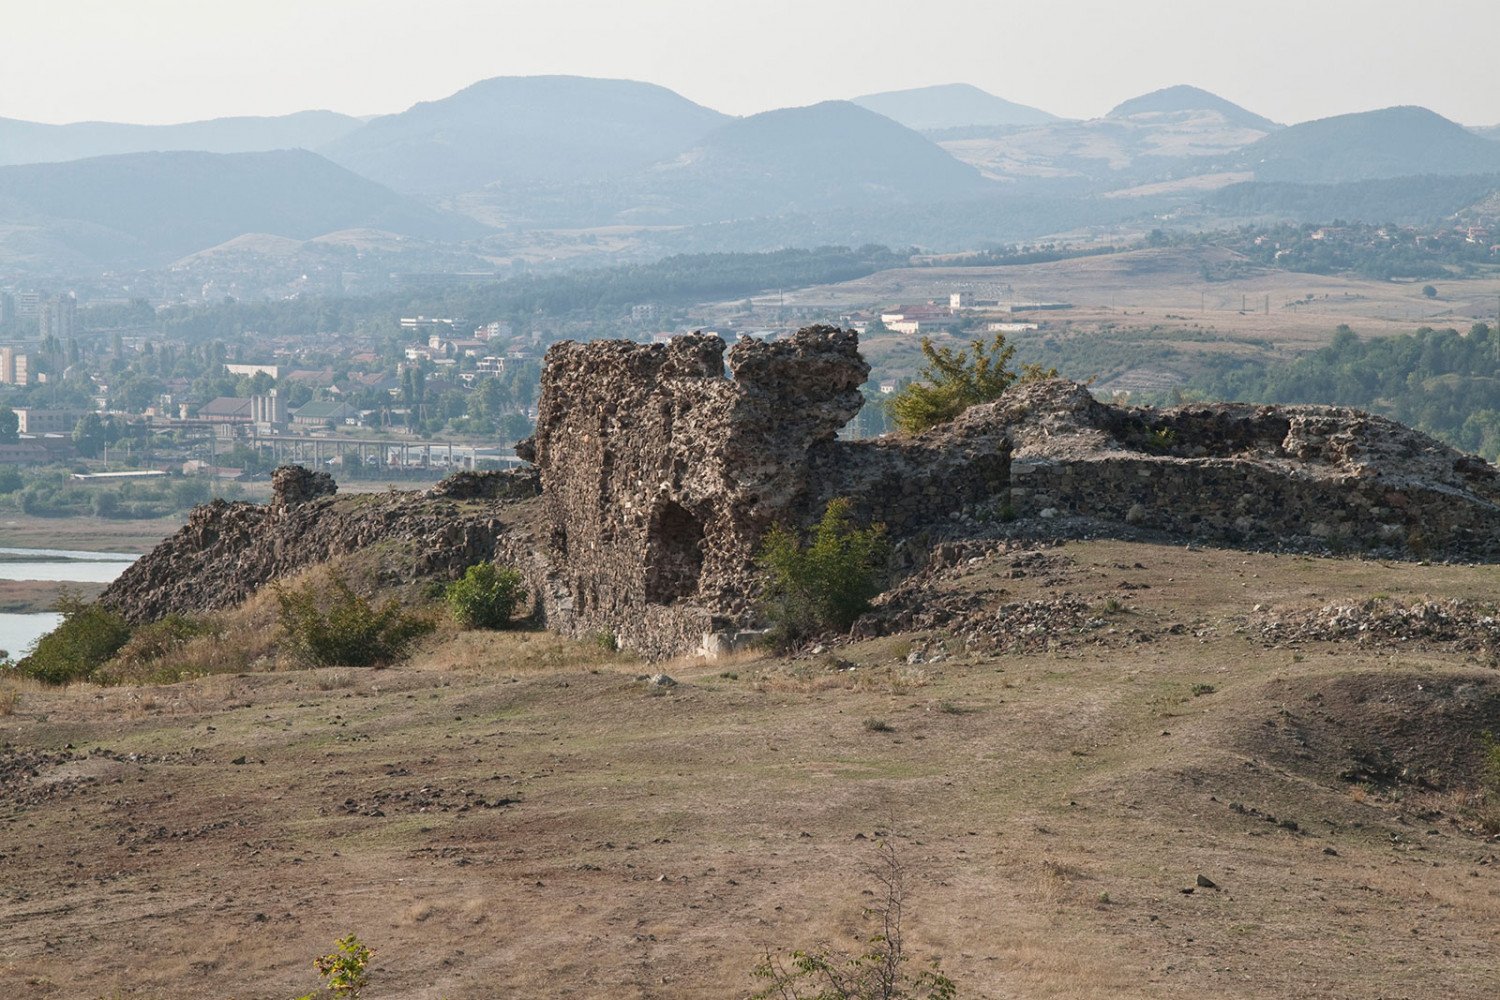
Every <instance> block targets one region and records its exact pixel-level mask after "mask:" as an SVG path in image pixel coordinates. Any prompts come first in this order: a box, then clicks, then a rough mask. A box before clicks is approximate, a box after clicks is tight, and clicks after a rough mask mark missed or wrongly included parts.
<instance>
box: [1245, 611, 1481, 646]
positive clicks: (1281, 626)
mask: <svg viewBox="0 0 1500 1000" xmlns="http://www.w3.org/2000/svg"><path fill="white" fill-rule="evenodd" d="M1251 629H1252V631H1253V632H1254V633H1256V634H1258V635H1259V636H1260V638H1261V639H1262V640H1263V641H1265V642H1267V643H1271V644H1283V645H1286V644H1294V643H1301V642H1355V643H1359V644H1362V645H1371V646H1397V645H1401V644H1405V643H1413V642H1415V643H1422V644H1430V645H1438V646H1442V647H1444V648H1447V649H1451V650H1455V651H1462V652H1489V651H1492V650H1497V649H1500V618H1497V617H1496V609H1495V608H1494V607H1492V606H1490V605H1482V604H1477V603H1475V602H1473V601H1466V600H1459V599H1454V600H1447V601H1413V602H1411V603H1407V602H1403V601H1398V600H1375V599H1371V600H1368V601H1364V602H1362V603H1359V604H1330V605H1327V606H1325V607H1323V608H1320V609H1318V610H1316V611H1310V610H1309V611H1293V612H1289V613H1282V614H1269V613H1264V612H1262V613H1260V614H1259V615H1258V617H1257V618H1256V619H1255V620H1254V621H1253V622H1252V625H1251Z"/></svg>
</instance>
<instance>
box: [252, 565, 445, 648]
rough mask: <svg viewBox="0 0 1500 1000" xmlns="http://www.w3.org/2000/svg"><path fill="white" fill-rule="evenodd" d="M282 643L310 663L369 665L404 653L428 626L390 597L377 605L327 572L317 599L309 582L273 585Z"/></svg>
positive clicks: (423, 618) (430, 625) (427, 620)
mask: <svg viewBox="0 0 1500 1000" xmlns="http://www.w3.org/2000/svg"><path fill="white" fill-rule="evenodd" d="M275 594H276V605H277V610H278V617H279V620H280V625H281V631H282V637H283V643H284V648H285V649H286V651H287V652H289V653H290V654H291V655H292V657H293V658H294V659H296V660H298V661H299V662H301V663H304V664H306V665H308V666H314V667H332V666H344V667H370V666H377V665H383V664H387V663H393V662H395V661H397V660H400V659H402V658H404V657H405V656H406V654H407V653H408V652H409V651H410V649H411V646H412V643H414V642H416V641H417V639H419V638H421V637H422V636H424V635H426V634H427V633H429V632H431V631H432V630H433V628H434V624H433V621H432V619H431V618H429V617H427V616H425V615H420V614H415V613H412V612H409V611H407V610H405V609H404V608H403V607H402V606H401V603H400V602H399V601H397V600H395V599H394V598H392V599H389V600H386V601H385V602H383V603H381V604H380V605H379V606H376V605H374V604H372V603H371V602H370V601H369V600H367V599H366V598H364V597H361V596H360V595H359V594H356V593H355V592H354V591H353V589H352V588H350V586H349V582H348V581H347V580H345V579H344V578H343V577H342V576H340V575H338V574H331V575H330V578H329V581H328V588H327V591H326V593H325V595H324V597H323V599H322V600H320V599H319V594H318V590H317V589H316V588H315V587H313V586H312V585H310V584H309V585H304V586H302V587H300V588H297V589H295V590H292V589H289V588H286V587H282V586H280V585H276V587H275Z"/></svg>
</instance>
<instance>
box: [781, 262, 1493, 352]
mask: <svg viewBox="0 0 1500 1000" xmlns="http://www.w3.org/2000/svg"><path fill="white" fill-rule="evenodd" d="M1234 257H1235V255H1234V254H1233V252H1232V251H1228V250H1221V249H1216V248H1207V249H1186V248H1183V249H1161V250H1134V251H1129V252H1124V253H1117V254H1108V255H1102V256H1097V257H1083V258H1077V259H1073V260H1063V261H1056V262H1052V263H1046V264H1026V265H1018V266H1010V267H923V268H902V269H897V270H890V271H881V272H878V273H876V274H872V275H870V276H869V277H866V278H860V279H857V280H855V281H847V282H843V283H841V284H837V285H822V286H815V287H811V288H805V289H799V290H797V291H795V292H793V291H788V292H786V293H785V304H786V305H788V306H830V307H834V308H841V309H846V310H847V309H859V308H869V307H872V306H873V307H889V306H894V305H897V304H905V305H913V304H919V303H923V302H927V301H928V300H931V299H937V300H941V301H944V302H946V301H947V298H948V295H949V294H950V293H952V292H957V291H967V292H972V293H973V294H974V297H975V298H977V299H980V300H998V301H1012V300H1014V301H1020V302H1063V303H1069V304H1071V305H1072V308H1071V309H1066V310H1059V311H1056V312H1044V313H1033V314H1028V315H1024V316H1017V317H1015V318H1016V319H1017V320H1021V319H1024V320H1026V321H1028V322H1037V321H1043V322H1046V323H1048V324H1052V325H1058V324H1064V323H1072V324H1075V325H1080V326H1085V327H1086V326H1089V325H1093V326H1098V325H1100V324H1106V323H1111V324H1115V325H1117V326H1120V325H1126V326H1142V327H1144V326H1152V325H1162V326H1166V327H1171V328H1180V329H1183V330H1203V329H1212V330H1215V331H1218V332H1220V333H1222V334H1223V335H1225V336H1226V337H1255V338H1257V339H1265V340H1269V341H1271V342H1273V343H1274V344H1275V345H1277V346H1278V347H1281V348H1284V349H1285V350H1288V351H1293V352H1296V351H1305V350H1311V349H1314V348H1316V347H1320V346H1322V345H1324V344H1326V343H1327V342H1328V341H1329V340H1330V339H1332V337H1333V331H1334V330H1335V328H1337V327H1338V325H1339V324H1341V323H1347V324H1349V325H1350V326H1352V327H1353V328H1354V329H1355V330H1356V331H1357V332H1359V333H1360V334H1361V335H1363V336H1382V335H1390V334H1397V333H1410V332H1411V331H1412V330H1413V329H1415V328H1416V327H1417V326H1420V325H1422V324H1424V323H1425V324H1428V325H1431V326H1452V327H1455V328H1457V329H1460V330H1467V329H1468V328H1469V326H1470V325H1472V324H1473V323H1474V322H1476V321H1480V320H1486V321H1493V320H1494V319H1495V313H1496V307H1497V296H1500V276H1490V277H1484V278H1476V279H1472V280H1467V281H1457V280H1455V281H1447V282H1438V284H1439V285H1441V286H1442V287H1441V289H1440V292H1441V295H1440V298H1439V299H1437V300H1435V301H1434V300H1429V299H1426V298H1424V297H1423V296H1422V293H1421V288H1422V285H1423V284H1424V283H1423V282H1415V283H1397V282H1389V281H1374V280H1369V279H1364V278H1356V277H1340V276H1324V275H1316V274H1298V273H1294V272H1290V271H1281V270H1272V269H1260V268H1255V269H1252V270H1251V271H1250V273H1249V274H1247V276H1246V277H1244V278H1237V279H1234V280H1226V281H1213V282H1209V281H1205V280H1204V279H1203V276H1202V268H1203V265H1204V264H1205V263H1206V264H1209V265H1211V266H1219V265H1222V264H1224V263H1226V262H1228V261H1230V260H1232V259H1233V258H1234ZM1268 296H1269V301H1270V311H1269V312H1267V311H1266V304H1267V297H1268ZM780 301H781V296H780V295H779V293H773V294H771V295H769V296H763V297H761V298H759V299H756V300H755V304H756V305H757V307H762V308H766V309H774V308H775V307H776V306H777V305H778V303H779V302H780Z"/></svg>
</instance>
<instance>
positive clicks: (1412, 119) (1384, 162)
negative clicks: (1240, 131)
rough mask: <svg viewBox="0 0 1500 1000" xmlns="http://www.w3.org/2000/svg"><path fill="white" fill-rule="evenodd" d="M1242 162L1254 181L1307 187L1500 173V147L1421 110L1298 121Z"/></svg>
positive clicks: (1247, 152)
mask: <svg viewBox="0 0 1500 1000" xmlns="http://www.w3.org/2000/svg"><path fill="white" fill-rule="evenodd" d="M1241 157H1242V159H1243V163H1244V166H1245V167H1246V168H1248V169H1251V170H1254V171H1255V175H1256V179H1257V180H1262V181H1294V182H1300V183H1307V184H1336V183H1340V182H1343V181H1360V180H1376V179H1381V178H1390V177H1411V176H1416V175H1418V174H1438V175H1456V174H1484V173H1496V172H1500V145H1497V144H1496V143H1494V142H1492V141H1490V140H1487V139H1484V138H1481V137H1480V136H1477V135H1475V134H1474V133H1472V132H1470V131H1469V130H1468V129H1465V128H1464V127H1463V126H1462V125H1458V124H1456V123H1454V122H1451V121H1449V120H1448V119H1446V118H1444V117H1443V116H1442V115H1439V114H1437V113H1436V112H1433V111H1429V110H1427V109H1426V108H1418V107H1396V108H1384V109H1382V110H1380V111H1366V112H1361V113H1358V114H1350V115H1338V116H1337V117H1333V118H1322V119H1319V120H1317V121H1311V122H1303V123H1302V124H1300V125H1293V126H1291V127H1289V128H1286V129H1283V130H1281V131H1279V132H1276V133H1273V134H1271V135H1268V136H1266V137H1265V138H1263V139H1260V140H1258V141H1257V142H1255V143H1254V144H1253V145H1251V146H1248V147H1246V148H1245V149H1244V150H1243V151H1242V153H1241Z"/></svg>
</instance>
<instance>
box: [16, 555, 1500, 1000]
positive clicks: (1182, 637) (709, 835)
mask: <svg viewBox="0 0 1500 1000" xmlns="http://www.w3.org/2000/svg"><path fill="white" fill-rule="evenodd" d="M949 556H951V558H950V557H948V556H945V557H944V558H941V559H938V560H936V561H935V562H934V565H933V567H932V568H931V569H930V570H929V571H927V572H926V574H925V575H924V576H923V578H922V579H921V581H920V587H921V589H922V592H923V594H925V595H926V596H925V599H924V600H923V601H922V602H921V604H922V607H923V608H924V609H925V612H924V613H926V614H929V615H931V616H932V617H931V618H930V619H929V620H924V619H921V618H920V616H915V617H913V618H911V619H910V620H908V622H907V623H906V625H907V630H906V631H902V632H900V633H898V634H895V635H891V636H886V637H881V638H876V639H870V640H864V641H849V642H844V643H839V644H837V645H834V646H831V647H828V648H826V649H824V650H823V651H822V652H820V653H808V654H805V655H802V656H800V657H798V658H795V659H790V660H788V659H780V658H775V657H771V656H762V655H759V654H739V655H738V656H737V657H736V658H733V659H731V660H727V661H719V662H713V663H709V662H704V661H699V660H691V659H690V660H683V661H680V662H676V663H671V664H667V665H665V666H664V668H665V670H666V672H667V673H668V674H670V675H671V676H672V677H673V678H674V679H675V680H676V683H675V684H668V683H666V682H657V683H651V682H649V681H648V680H647V679H645V678H646V675H647V674H650V673H654V672H656V671H658V670H661V669H663V667H661V666H655V667H647V666H645V665H643V664H640V663H637V662H635V661H633V660H631V659H630V658H628V657H625V656H624V655H622V654H618V653H610V652H607V651H605V650H602V649H601V648H599V647H598V646H596V645H591V644H588V643H571V642H566V641H563V640H561V639H557V638H555V637H551V636H548V635H546V634H543V633H537V632H528V631H520V632H512V633H482V632H479V633H476V632H470V633H457V632H453V631H451V630H445V631H442V632H440V633H439V634H437V635H435V636H433V637H431V638H429V639H428V640H426V645H425V646H424V647H423V648H422V649H421V650H420V651H419V652H418V653H417V654H416V656H415V657H414V658H413V659H412V660H410V661H409V662H407V663H405V664H404V665H402V666H399V667H396V668H391V669H386V670H355V669H347V668H335V669H320V670H295V671H292V670H284V669H269V670H267V669H264V668H263V669H261V670H258V671H255V672H246V671H240V672H237V673H228V674H219V675H212V676H205V677H202V678H199V679H196V680H190V681H184V682H181V683H177V684H171V685H165V686H158V687H128V686H126V687H113V688H100V687H94V686H90V685H76V686H73V687H69V688H65V689H43V688H40V687H33V686H26V687H22V688H20V689H19V693H18V695H16V696H13V698H12V700H11V701H9V702H7V704H8V710H7V714H5V715H4V716H0V742H3V750H0V788H3V789H4V793H3V801H4V803H5V806H4V810H3V813H4V814H3V817H0V866H3V868H4V870H5V873H6V878H5V880H4V883H3V888H0V928H3V931H4V934H3V938H0V940H3V942H4V943H3V944H0V982H3V983H4V984H5V985H6V990H5V993H6V995H7V996H14V997H18V998H19V997H25V998H30V997H38V998H42V997H96V996H97V997H187V996H204V995H212V996H226V997H228V996H233V997H241V998H252V997H254V998H260V997H264V998H284V997H287V996H292V995H296V994H299V993H302V992H306V991H307V990H309V989H311V988H313V986H314V985H316V980H315V975H314V973H313V970H312V968H311V964H310V963H311V961H312V958H313V957H315V956H316V955H319V954H322V953H323V952H324V951H326V950H328V946H329V944H330V942H331V941H332V939H333V938H334V937H335V936H338V935H342V934H344V933H347V932H350V931H353V932H355V933H357V934H359V935H360V937H361V938H362V939H364V940H365V941H367V942H369V943H370V944H371V945H372V946H373V947H375V948H376V950H377V956H376V959H375V962H374V965H373V966H372V981H371V986H370V987H369V989H368V991H367V994H366V995H367V996H370V997H385V996H389V997H420V998H434V1000H435V998H438V997H453V998H464V997H475V998H478V997H493V996H543V995H545V996H557V997H663V998H665V997H704V998H708V997H713V998H720V997H729V996H746V995H748V994H749V993H750V992H752V990H753V989H754V983H753V981H752V980H751V979H750V978H749V970H750V969H751V967H752V966H753V965H754V964H755V962H756V961H757V960H758V958H759V955H760V953H761V951H762V950H763V949H764V948H766V947H771V948H777V947H795V946H803V945H811V944H815V943H817V942H820V941H831V942H835V943H840V944H847V943H848V942H849V940H850V938H851V936H852V935H854V934H855V933H858V932H861V931H864V932H867V931H868V928H867V927H865V926H864V925H863V923H862V918H861V912H862V908H863V907H864V906H866V905H867V903H868V900H869V898H870V897H868V896H867V895H865V894H864V892H865V890H866V889H868V888H870V886H869V885H867V880H866V879H865V876H863V875H862V874H861V865H863V864H864V863H866V862H868V861H870V860H872V858H873V853H874V844H875V843H876V842H878V841H879V840H880V839H889V840H890V841H891V842H892V843H894V844H895V845H896V846H897V850H898V852H899V854H900V857H901V858H902V859H903V862H904V863H905V865H906V866H907V868H908V872H909V876H908V877H909V879H910V883H911V895H910V899H909V900H908V911H907V932H908V938H909V940H908V946H909V947H910V949H911V950H912V951H913V952H914V953H915V954H918V955H920V956H941V957H942V959H943V968H944V969H945V970H946V971H947V972H948V974H949V975H951V976H952V977H953V978H954V979H955V980H956V981H957V982H958V984H959V986H960V995H962V996H988V997H1163V996H1178V997H1202V996H1223V997H1246V998H1250V997H1267V996H1278V997H1308V996H1326V997H1340V998H1346V997H1370V998H1374V997H1392V996H1402V997H1425V996H1434V995H1443V996H1449V997H1455V998H1457V997H1485V996H1489V995H1491V993H1492V991H1493V985H1494V969H1493V955H1494V949H1495V945H1496V940H1495V933H1496V932H1495V927H1496V922H1497V917H1500V881H1497V875H1500V846H1497V843H1496V840H1495V836H1494V835H1495V833H1496V832H1497V830H1500V827H1497V826H1496V825H1495V820H1494V812H1493V809H1494V806H1493V799H1491V800H1490V803H1489V804H1488V805H1486V803H1485V801H1484V799H1483V796H1482V787H1483V775H1482V770H1483V769H1482V758H1483V752H1484V746H1483V741H1482V736H1481V733H1482V731H1483V730H1484V729H1485V728H1494V727H1495V726H1496V724H1497V722H1500V719H1497V711H1500V690H1497V686H1496V681H1495V677H1496V675H1495V673H1494V663H1495V650H1494V648H1493V646H1492V645H1491V644H1490V636H1491V634H1492V631H1493V629H1492V626H1491V625H1489V624H1487V622H1486V620H1485V619H1484V616H1482V615H1478V616H1474V617H1473V618H1472V621H1471V620H1470V619H1463V620H1462V621H1459V622H1457V623H1456V624H1455V623H1453V622H1450V623H1449V624H1448V625H1447V626H1445V628H1446V629H1447V631H1444V630H1443V629H1436V630H1434V629H1433V628H1431V627H1423V626H1421V625H1420V620H1421V619H1422V618H1424V617H1430V616H1425V615H1420V614H1419V615H1403V613H1401V612H1400V609H1411V608H1415V607H1419V606H1422V605H1423V602H1448V601H1456V602H1463V604H1464V606H1471V605H1472V606H1480V605H1485V604H1486V602H1488V601H1489V600H1491V599H1492V595H1493V594H1494V593H1495V591H1496V584H1497V582H1500V581H1497V573H1500V570H1497V569H1496V568H1495V567H1492V566H1462V565H1433V566H1427V565H1417V564H1410V563H1407V564H1391V563H1383V562H1376V561H1365V560H1358V559H1329V558H1314V557H1310V556H1294V555H1281V556H1276V555H1269V554H1255V553H1248V552H1235V551H1227V550H1213V549H1196V548H1182V547H1178V546H1171V545H1154V544H1144V543H1128V542H1114V541H1095V542H1069V543H1065V544H1040V543H1038V544H1032V543H1020V542H1016V543H1011V544H1005V545H997V546H989V547H987V549H986V550H983V551H981V550H974V551H964V552H954V553H950V554H949ZM908 596H909V595H908ZM902 599H903V595H902V594H900V593H895V594H892V595H888V596H887V597H885V598H882V600H881V602H880V603H881V604H882V605H890V604H899V602H900V601H901V600H902ZM1329 609H1335V610H1332V611H1330V610H1329ZM1337 609H1356V610H1355V611H1352V612H1350V611H1347V610H1346V611H1344V612H1340V611H1338V610H1337ZM1357 609H1365V610H1363V611H1359V610H1357ZM1379 609H1387V611H1386V612H1381V611H1379ZM1392 609H1395V610H1392ZM256 613H259V614H262V615H264V613H265V611H264V609H263V608H262V609H261V610H260V611H258V612H257V611H256V610H255V608H254V607H253V606H252V607H250V608H248V609H247V610H246V612H244V614H256ZM1350 614H1355V615H1363V616H1364V617H1366V618H1372V619H1380V620H1400V621H1407V622H1408V625H1409V626H1410V627H1406V628H1402V627H1398V626H1396V625H1392V626H1390V627H1388V628H1385V629H1384V630H1383V631H1382V630H1374V631H1380V634H1379V635H1378V637H1375V638H1363V637H1362V636H1363V635H1365V634H1368V633H1370V632H1371V631H1372V630H1371V629H1368V628H1367V629H1364V630H1362V631H1361V630H1359V629H1355V633H1356V634H1355V635H1353V636H1345V635H1342V634H1339V633H1338V632H1337V630H1324V631H1321V632H1320V631H1319V630H1317V629H1314V628H1310V627H1307V623H1313V624H1316V623H1318V622H1323V621H1327V620H1329V619H1333V620H1339V619H1341V618H1345V617H1348V615H1350ZM1465 622H1468V623H1469V624H1467V625H1466V624H1465ZM1294 626H1295V627H1294ZM1455 636H1457V638H1455ZM11 688H12V689H14V685H11ZM1487 810H1488V811H1487ZM1205 883H1211V885H1205Z"/></svg>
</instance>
